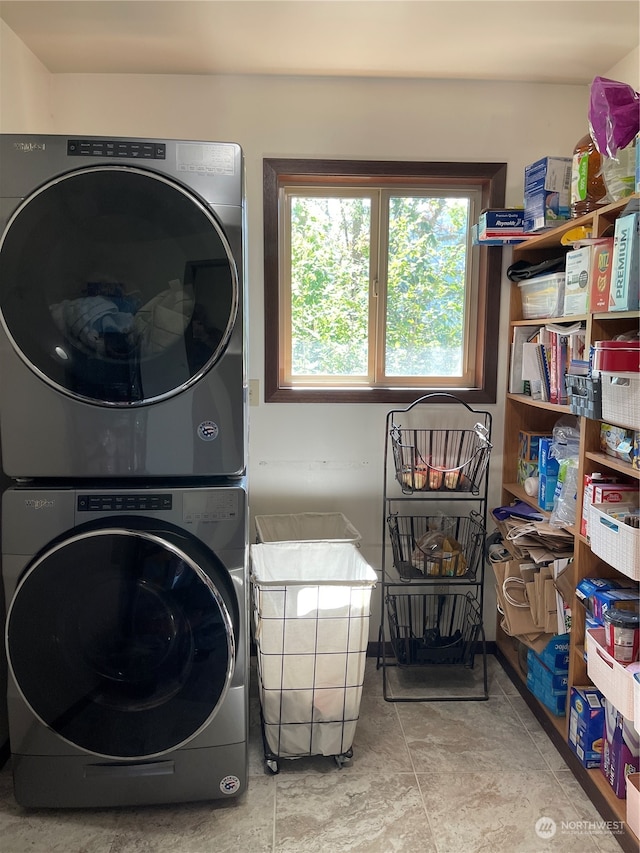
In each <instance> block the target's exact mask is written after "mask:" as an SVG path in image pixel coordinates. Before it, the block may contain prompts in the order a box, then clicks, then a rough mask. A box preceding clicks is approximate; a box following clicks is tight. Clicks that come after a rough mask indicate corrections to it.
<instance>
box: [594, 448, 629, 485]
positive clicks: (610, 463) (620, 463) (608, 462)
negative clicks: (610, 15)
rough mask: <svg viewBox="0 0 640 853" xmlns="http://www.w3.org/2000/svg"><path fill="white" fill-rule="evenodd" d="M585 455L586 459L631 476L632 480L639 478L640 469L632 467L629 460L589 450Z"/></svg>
mask: <svg viewBox="0 0 640 853" xmlns="http://www.w3.org/2000/svg"><path fill="white" fill-rule="evenodd" d="M585 456H586V457H587V459H591V461H592V462H597V463H598V464H599V465H604V466H605V467H606V468H611V469H612V470H614V471H618V472H619V473H620V474H624V475H625V476H627V477H633V478H634V480H640V471H639V470H638V469H637V468H633V467H632V466H631V463H630V462H625V461H624V460H622V459H616V458H615V456H609V455H608V454H607V453H593V452H591V451H589V450H588V451H587V452H586V453H585Z"/></svg>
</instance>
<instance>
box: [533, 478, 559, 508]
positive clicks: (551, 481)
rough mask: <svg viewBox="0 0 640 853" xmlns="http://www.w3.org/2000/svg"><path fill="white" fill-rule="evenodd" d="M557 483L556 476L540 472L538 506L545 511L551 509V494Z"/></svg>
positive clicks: (553, 492)
mask: <svg viewBox="0 0 640 853" xmlns="http://www.w3.org/2000/svg"><path fill="white" fill-rule="evenodd" d="M557 485H558V477H557V476H555V477H548V476H547V475H546V474H540V475H539V478H538V506H539V507H540V509H544V510H545V511H546V512H551V510H552V509H553V496H554V494H555V491H556V486H557Z"/></svg>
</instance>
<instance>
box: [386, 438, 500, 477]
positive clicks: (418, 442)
mask: <svg viewBox="0 0 640 853" xmlns="http://www.w3.org/2000/svg"><path fill="white" fill-rule="evenodd" d="M390 432H391V443H392V447H393V460H394V463H395V470H396V479H397V480H398V482H399V483H400V485H401V486H402V491H403V492H404V494H413V493H414V492H473V494H478V493H479V491H480V485H481V483H482V478H483V476H484V474H485V471H486V469H487V465H488V462H489V453H490V451H491V442H490V441H489V431H488V429H487V428H486V427H485V426H483V424H480V423H477V424H476V425H475V427H474V428H473V429H403V428H402V427H400V426H397V425H395V424H394V425H393V426H392V428H391V431H390Z"/></svg>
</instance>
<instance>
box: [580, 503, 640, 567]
mask: <svg viewBox="0 0 640 853" xmlns="http://www.w3.org/2000/svg"><path fill="white" fill-rule="evenodd" d="M623 494H624V493H623ZM629 494H630V499H629V503H626V502H625V503H624V504H612V503H599V504H591V506H590V507H589V526H588V530H589V540H590V544H591V550H592V551H593V553H594V554H597V555H598V557H602V559H603V560H606V562H607V563H609V565H610V566H613V568H614V569H618V571H619V572H622V573H623V574H625V575H627V577H630V578H633V579H634V580H637V581H640V530H638V529H637V528H635V527H631V525H629V524H625V523H624V521H623V520H622V519H621V518H614V517H613V516H611V515H609V513H610V512H615V513H617V514H618V515H621V514H623V513H624V512H625V508H626V509H628V510H629V511H631V510H632V509H633V508H634V507H637V506H638V496H637V494H636V495H635V496H634V495H633V492H630V493H629ZM631 496H633V497H634V499H633V500H631Z"/></svg>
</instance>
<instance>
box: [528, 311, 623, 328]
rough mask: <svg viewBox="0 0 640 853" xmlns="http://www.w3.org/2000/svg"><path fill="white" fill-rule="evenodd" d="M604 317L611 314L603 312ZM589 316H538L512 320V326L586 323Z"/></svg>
mask: <svg viewBox="0 0 640 853" xmlns="http://www.w3.org/2000/svg"><path fill="white" fill-rule="evenodd" d="M620 313H621V314H622V312H620ZM602 316H604V317H609V316H610V315H609V314H603V315H602ZM587 318H588V315H587V314H572V315H570V316H568V317H536V318H534V319H533V320H532V319H527V320H512V321H511V325H512V326H546V325H548V324H549V325H550V324H551V323H553V324H554V325H557V324H558V323H586V321H587Z"/></svg>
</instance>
